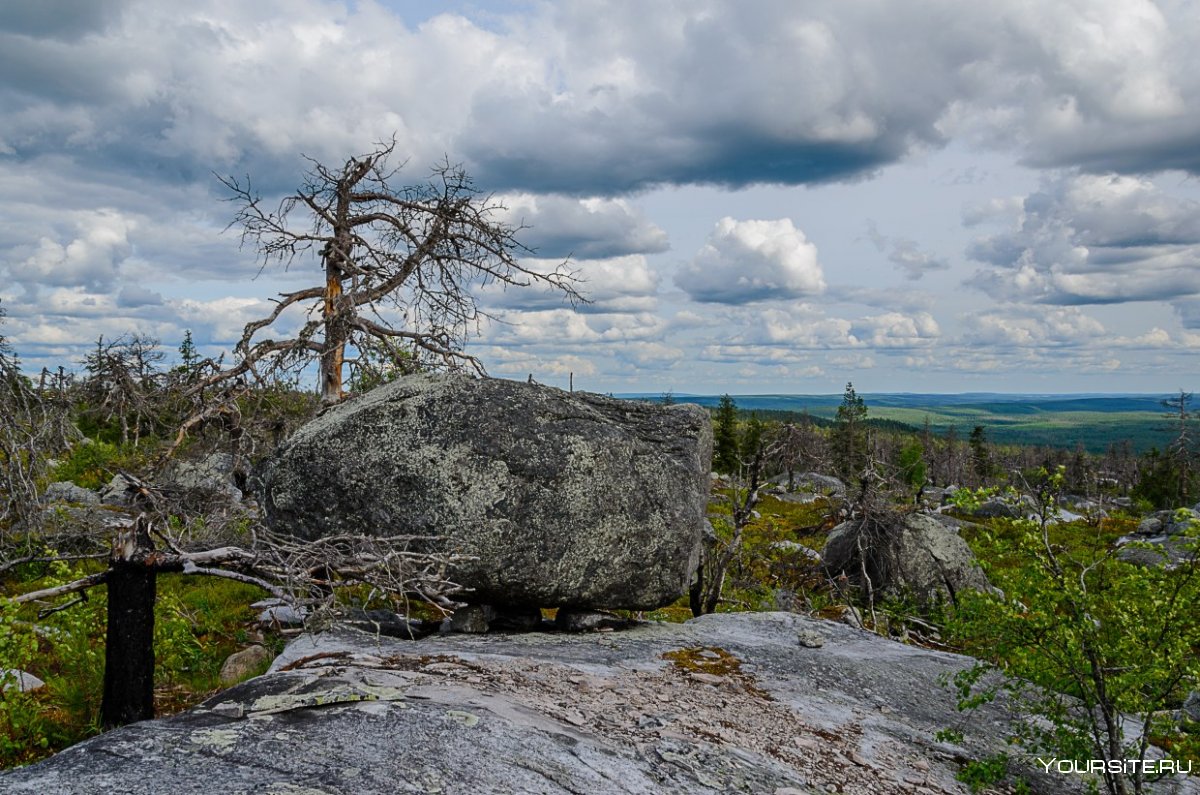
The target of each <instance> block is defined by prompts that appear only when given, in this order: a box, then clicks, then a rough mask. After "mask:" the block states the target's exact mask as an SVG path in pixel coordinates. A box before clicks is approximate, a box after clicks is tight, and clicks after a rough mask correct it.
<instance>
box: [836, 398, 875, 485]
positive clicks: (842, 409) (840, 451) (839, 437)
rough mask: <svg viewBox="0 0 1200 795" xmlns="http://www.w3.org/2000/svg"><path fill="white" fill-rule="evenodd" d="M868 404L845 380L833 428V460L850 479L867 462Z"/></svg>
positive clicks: (841, 474) (841, 472) (841, 473)
mask: <svg viewBox="0 0 1200 795" xmlns="http://www.w3.org/2000/svg"><path fill="white" fill-rule="evenodd" d="M866 420H867V405H866V403H864V402H863V399H862V398H861V397H859V395H858V393H857V392H855V391H854V384H852V383H849V382H847V383H846V391H845V392H844V393H843V394H842V404H841V405H840V406H838V410H837V417H836V420H835V425H834V428H833V438H832V442H833V463H834V467H835V469H836V470H837V473H838V475H839V476H840V477H841V478H842V479H844V480H849V479H851V478H854V477H856V476H857V475H858V474H859V473H860V472H862V471H863V469H864V468H865V467H866V465H867V428H866Z"/></svg>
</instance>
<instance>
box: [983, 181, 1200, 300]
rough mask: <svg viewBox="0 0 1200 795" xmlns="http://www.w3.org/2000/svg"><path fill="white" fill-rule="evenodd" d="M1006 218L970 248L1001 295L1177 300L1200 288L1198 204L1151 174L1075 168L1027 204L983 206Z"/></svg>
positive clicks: (988, 213)
mask: <svg viewBox="0 0 1200 795" xmlns="http://www.w3.org/2000/svg"><path fill="white" fill-rule="evenodd" d="M988 219H991V220H1002V221H1003V223H1005V225H1006V228H1005V229H1004V230H1003V231H1001V232H999V233H997V234H993V235H985V236H980V237H978V238H976V240H975V241H974V242H973V243H972V245H971V246H970V248H969V251H968V254H969V255H970V256H971V257H972V258H973V259H975V260H977V261H978V262H980V263H982V264H983V265H984V267H983V268H981V269H980V270H979V271H977V272H976V274H975V275H974V277H973V278H972V280H971V283H972V284H973V285H975V286H976V287H979V288H980V289H982V290H984V291H986V292H987V293H989V294H990V295H993V296H995V297H998V298H1002V299H1007V300H1013V301H1037V302H1042V303H1050V304H1067V305H1069V304H1111V303H1123V302H1127V301H1148V300H1169V299H1175V298H1180V297H1185V296H1188V295H1195V294H1198V293H1200V268H1198V267H1197V265H1198V264H1200V203H1198V202H1195V201H1191V200H1187V199H1179V198H1175V197H1172V196H1169V195H1167V194H1165V193H1163V192H1162V191H1161V190H1160V189H1159V188H1158V187H1157V186H1156V185H1155V184H1154V183H1153V182H1152V181H1150V180H1149V179H1146V178H1144V177H1123V176H1116V175H1106V176H1097V175H1087V174H1084V175H1073V176H1068V177H1063V178H1059V179H1056V180H1052V181H1049V182H1047V183H1046V184H1044V185H1043V187H1042V189H1041V190H1039V191H1037V192H1035V193H1032V194H1030V195H1028V196H1026V197H1024V199H1023V200H1021V201H1020V202H1019V203H1013V202H1000V203H996V204H995V205H993V206H992V207H990V208H975V209H974V210H972V212H971V213H970V215H969V217H968V219H967V220H968V223H971V224H978V223H984V222H986V221H987V220H988Z"/></svg>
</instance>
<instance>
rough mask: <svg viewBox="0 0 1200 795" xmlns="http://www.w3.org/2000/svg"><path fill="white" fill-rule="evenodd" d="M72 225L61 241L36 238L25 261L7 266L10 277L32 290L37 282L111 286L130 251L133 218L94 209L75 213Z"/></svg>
mask: <svg viewBox="0 0 1200 795" xmlns="http://www.w3.org/2000/svg"><path fill="white" fill-rule="evenodd" d="M73 226H74V229H73V230H71V231H69V232H68V233H67V234H66V239H65V240H64V241H63V242H60V241H58V240H54V239H51V238H49V237H42V238H41V239H39V240H38V242H37V247H36V248H35V249H34V251H33V253H32V254H30V255H29V257H27V258H26V259H25V261H24V262H22V263H20V264H19V265H17V266H16V267H9V268H8V269H7V270H8V277H9V279H11V280H13V281H15V282H18V283H20V284H22V285H26V286H27V288H29V289H31V290H33V289H36V287H37V286H39V285H49V286H55V287H87V288H89V289H92V290H97V291H104V290H108V289H109V288H111V287H112V285H113V284H114V282H115V281H116V279H117V275H118V272H119V269H120V265H121V262H122V261H123V260H124V259H125V258H127V257H128V256H129V254H130V253H131V251H132V247H131V245H130V242H129V233H130V231H131V229H132V226H133V224H132V222H131V221H130V220H129V219H128V218H125V217H124V216H122V215H121V213H119V212H117V211H115V210H97V211H94V212H84V213H78V214H75V219H74V224H73Z"/></svg>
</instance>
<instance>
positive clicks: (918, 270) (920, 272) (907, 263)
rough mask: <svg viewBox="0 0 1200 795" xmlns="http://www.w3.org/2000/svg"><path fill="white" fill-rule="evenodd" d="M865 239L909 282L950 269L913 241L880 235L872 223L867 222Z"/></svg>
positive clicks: (947, 264)
mask: <svg viewBox="0 0 1200 795" xmlns="http://www.w3.org/2000/svg"><path fill="white" fill-rule="evenodd" d="M867 239H868V240H870V241H871V244H872V245H874V246H875V248H876V249H878V250H879V251H880V252H886V253H887V258H888V262H890V263H892V264H893V265H895V266H896V267H897V268H898V269H899V270H900V271H901V272H902V273H904V275H905V277H906V278H908V279H910V280H911V281H917V280H918V279H920V278H921V277H922V276H924V275H925V274H926V273H928V272H929V271H944V270H947V269H949V268H950V263H949V262H947V261H946V260H945V259H942V258H941V257H938V256H935V255H933V254H931V253H929V252H928V251H924V250H923V249H922V248H921V247H920V246H919V245H917V241H915V240H910V239H909V238H906V237H888V236H886V235H884V234H881V233H880V231H879V229H878V227H877V226H876V225H875V222H874V221H868V222H867Z"/></svg>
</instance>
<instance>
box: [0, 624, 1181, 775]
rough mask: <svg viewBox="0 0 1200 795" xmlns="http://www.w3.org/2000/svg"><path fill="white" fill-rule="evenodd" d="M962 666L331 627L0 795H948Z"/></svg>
mask: <svg viewBox="0 0 1200 795" xmlns="http://www.w3.org/2000/svg"><path fill="white" fill-rule="evenodd" d="M818 637H819V638H820V640H821V642H820V643H816V642H815V639H817V638H818ZM969 664H970V660H968V659H967V658H964V657H958V656H955V655H950V654H943V653H938V652H932V651H926V650H922V649H918V648H913V647H910V646H903V645H900V644H898V643H894V642H891V641H887V640H884V639H882V638H880V637H878V636H875V635H872V634H869V633H866V632H863V631H860V630H854V629H851V628H849V627H844V626H841V625H836V624H832V623H829V622H822V621H818V620H813V619H808V618H804V617H801V616H798V615H794V614H788V613H758V614H736V615H732V614H730V615H713V616H705V617H703V618H699V619H696V620H693V621H690V622H688V623H686V624H643V625H639V626H637V627H636V628H634V629H630V630H626V631H621V632H599V633H592V634H586V635H566V634H555V633H527V634H513V635H497V634H489V635H470V636H468V635H439V636H434V637H429V638H425V639H423V640H419V641H401V640H396V639H392V638H387V637H380V636H371V635H368V634H366V633H362V632H358V631H354V630H345V629H341V630H335V631H332V632H328V633H325V634H322V635H319V636H304V637H302V638H300V639H298V640H297V641H295V642H293V643H292V644H291V645H290V646H289V647H288V648H287V650H286V651H285V652H284V654H283V655H281V656H280V657H279V658H278V659H277V660H276V661H275V663H274V665H273V672H272V673H269V674H267V675H265V676H262V677H259V678H257V679H254V680H251V681H249V682H246V683H244V684H242V685H239V686H238V687H235V688H233V689H231V690H229V691H226V692H224V693H222V694H220V695H219V696H216V697H215V698H213V699H211V700H209V701H208V702H206V703H205V704H203V705H202V706H200V707H197V708H195V709H193V710H191V711H189V712H187V713H184V714H182V715H179V716H175V717H173V718H169V719H165V720H158V721H148V722H145V723H141V724H135V725H132V726H127V727H125V728H123V729H119V730H116V731H113V732H110V733H108V734H106V735H103V736H101V737H97V738H94V739H92V740H89V741H88V742H85V743H82V744H80V745H78V746H75V747H73V748H71V749H68V750H66V751H64V752H62V753H60V754H59V755H57V756H56V757H53V758H52V759H49V760H47V761H45V762H42V763H39V764H37V765H33V766H31V767H28V768H24V769H21V770H16V771H10V772H8V773H4V774H0V791H3V792H5V793H38V795H61V794H63V793H101V792H105V793H107V792H120V793H128V794H129V795H151V794H152V793H153V794H154V795H157V794H158V793H163V792H169V793H172V794H173V795H182V793H211V792H222V793H230V795H234V794H236V793H247V794H248V793H277V794H278V795H284V794H285V793H288V794H289V795H299V794H300V793H304V795H343V794H345V795H350V794H351V793H354V795H375V794H376V793H377V794H378V795H385V794H386V795H392V794H393V793H434V792H438V793H447V794H452V793H485V792H486V793H514V794H515V793H522V794H524V793H546V794H547V795H549V794H553V795H560V794H561V793H588V795H593V794H600V795H603V794H605V793H728V792H747V793H768V794H774V793H825V792H829V791H836V792H840V793H846V794H847V795H852V794H853V793H860V794H863V795H866V794H867V793H869V794H870V795H888V794H889V793H966V792H967V791H968V790H967V788H966V787H965V786H964V785H962V784H960V783H959V782H957V781H956V780H955V778H954V774H955V771H956V770H957V762H956V760H961V759H964V758H971V757H974V758H978V757H980V756H983V755H985V754H987V753H990V752H994V751H996V750H1000V749H1002V748H1003V747H1004V746H1003V736H1004V731H1003V725H1004V720H1003V718H1004V716H1003V714H1002V713H1001V712H1000V711H999V709H998V708H995V707H989V708H986V709H985V710H983V711H982V712H980V713H978V714H977V715H975V716H974V717H973V718H972V719H971V720H970V721H967V722H965V725H964V726H963V728H964V730H965V731H966V733H967V742H966V747H965V749H964V748H960V747H957V746H950V745H945V744H940V743H936V742H935V741H934V740H933V739H932V738H933V734H934V732H936V731H937V730H938V729H941V728H945V727H947V726H949V725H952V724H960V723H963V721H961V716H959V715H958V714H957V713H956V712H955V710H954V705H953V698H952V696H951V694H950V693H949V692H948V691H946V690H945V689H943V688H942V687H940V686H939V685H938V684H937V682H936V680H937V678H938V676H939V675H941V674H945V673H949V672H953V671H955V670H958V669H961V668H964V667H966V666H968V665H969ZM1034 784H1035V791H1037V792H1039V793H1059V792H1062V793H1067V792H1082V791H1084V788H1083V785H1082V782H1081V781H1080V780H1079V779H1078V778H1074V777H1070V776H1065V775H1056V776H1050V777H1046V776H1042V777H1040V778H1035V780H1034ZM831 786H832V787H833V788H834V789H828V787H831ZM1184 791H1188V790H1186V789H1185V790H1184ZM1196 791H1197V790H1195V789H1193V790H1191V792H1193V793H1194V792H1196Z"/></svg>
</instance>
